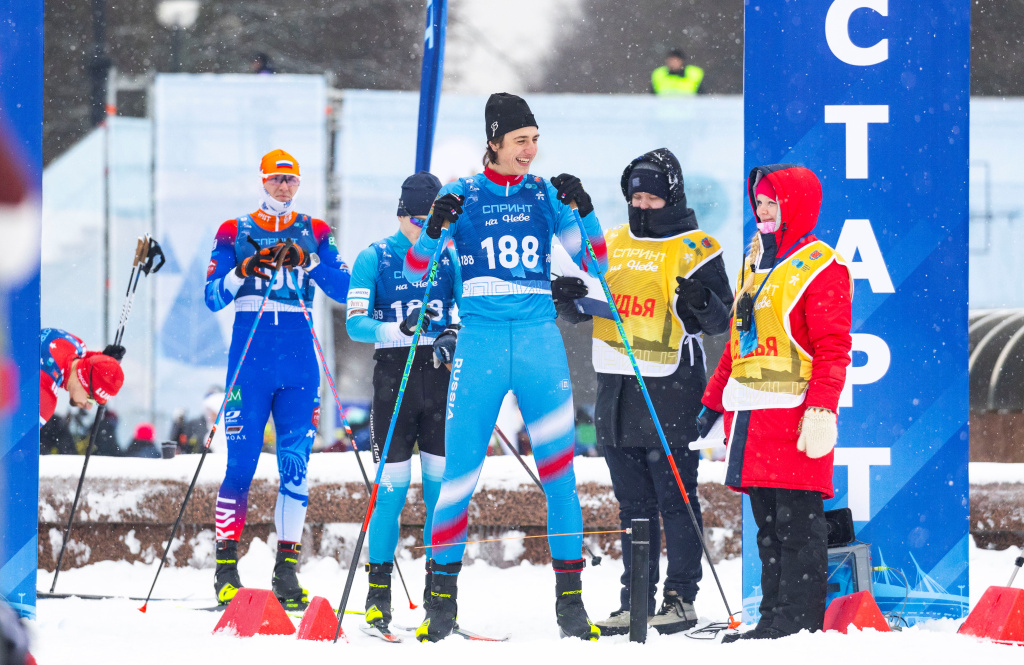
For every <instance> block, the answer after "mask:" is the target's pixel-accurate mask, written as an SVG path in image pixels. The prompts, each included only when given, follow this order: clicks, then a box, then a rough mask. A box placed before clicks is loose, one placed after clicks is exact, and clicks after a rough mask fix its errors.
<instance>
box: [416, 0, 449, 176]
mask: <svg viewBox="0 0 1024 665" xmlns="http://www.w3.org/2000/svg"><path fill="white" fill-rule="evenodd" d="M447 24H448V0H427V24H426V31H425V32H424V34H423V70H422V72H421V73H420V113H419V125H418V127H417V130H416V171H429V170H430V155H431V153H432V152H433V149H434V129H435V128H436V127H437V107H438V104H439V103H440V102H441V82H442V80H443V79H444V39H445V27H446V26H447Z"/></svg>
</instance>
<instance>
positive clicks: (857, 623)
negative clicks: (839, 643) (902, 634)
mask: <svg viewBox="0 0 1024 665" xmlns="http://www.w3.org/2000/svg"><path fill="white" fill-rule="evenodd" d="M850 626H853V627H854V628H858V629H860V630H864V629H865V628H874V629H875V630H877V631H879V632H882V633H888V632H889V624H888V623H886V621H885V617H884V616H882V610H880V609H878V603H876V602H875V599H874V598H873V597H872V596H871V593H870V592H867V591H858V592H857V593H851V594H850V595H848V596H842V597H840V598H836V599H835V600H833V601H832V603H831V604H830V605H829V606H828V609H827V610H825V630H838V631H839V632H840V633H846V632H847V631H848V630H849V629H850Z"/></svg>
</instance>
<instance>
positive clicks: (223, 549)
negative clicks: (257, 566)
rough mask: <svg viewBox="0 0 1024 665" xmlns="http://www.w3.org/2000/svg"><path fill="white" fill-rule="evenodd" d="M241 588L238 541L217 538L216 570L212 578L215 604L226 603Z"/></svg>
mask: <svg viewBox="0 0 1024 665" xmlns="http://www.w3.org/2000/svg"><path fill="white" fill-rule="evenodd" d="M241 588H242V580H241V579H240V578H239V577H238V541H237V540H218V541H217V572H216V573H214V578H213V590H214V592H215V593H216V594H217V604H218V605H227V604H228V603H230V602H231V599H232V598H234V597H235V594H237V593H238V590H239V589H241Z"/></svg>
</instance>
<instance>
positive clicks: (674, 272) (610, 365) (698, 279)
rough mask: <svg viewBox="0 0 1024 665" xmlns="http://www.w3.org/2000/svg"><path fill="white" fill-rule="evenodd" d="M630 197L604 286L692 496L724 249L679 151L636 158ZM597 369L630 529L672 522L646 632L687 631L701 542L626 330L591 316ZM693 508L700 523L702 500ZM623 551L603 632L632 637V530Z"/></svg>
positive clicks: (600, 437)
mask: <svg viewBox="0 0 1024 665" xmlns="http://www.w3.org/2000/svg"><path fill="white" fill-rule="evenodd" d="M622 193H623V195H624V196H625V198H626V202H627V204H628V205H627V211H628V218H629V223H628V224H623V225H621V226H618V227H616V228H613V229H611V230H609V231H607V232H606V233H605V241H606V245H607V249H608V266H609V267H608V273H607V279H608V284H609V287H610V288H611V291H612V296H613V298H614V301H615V304H616V307H617V309H618V311H619V315H620V317H621V319H622V323H623V328H624V329H625V333H626V336H627V338H628V340H629V343H630V346H631V348H632V349H633V352H634V354H635V355H636V358H637V362H638V365H639V367H640V372H641V374H643V376H644V382H645V383H646V384H647V387H648V390H649V392H650V396H651V400H652V402H653V403H654V406H655V411H656V412H657V414H658V417H659V419H660V421H661V424H662V427H663V428H664V431H665V436H666V438H667V440H668V443H669V447H670V449H671V450H672V456H673V458H674V459H675V462H676V465H677V467H678V468H679V473H680V476H681V478H682V480H683V485H684V487H685V488H686V491H687V493H688V494H689V495H690V496H691V497H693V496H696V494H697V462H698V459H699V453H698V452H697V451H691V450H689V449H688V448H687V444H688V443H689V442H690V441H693V440H695V439H696V438H697V432H696V425H695V420H694V419H695V417H696V415H697V412H698V411H699V410H700V408H701V405H700V396H701V393H702V392H703V389H704V383H705V363H704V348H703V335H704V334H705V333H707V334H712V335H715V334H721V333H724V332H725V331H726V330H727V329H728V325H729V308H730V306H731V305H732V287H731V285H730V284H729V279H728V277H727V275H726V273H725V266H724V264H723V262H722V248H721V246H720V245H719V243H718V241H717V240H716V239H715V238H714V237H712V236H710V235H708V234H707V233H705V232H704V231H701V230H700V229H699V228H698V226H697V218H696V215H695V214H694V212H693V210H691V209H690V208H689V207H688V206H687V205H686V195H685V193H684V190H683V173H682V169H681V168H680V166H679V162H678V160H677V159H676V157H675V155H673V154H672V153H671V152H670V151H669V150H667V149H665V148H661V149H659V150H654V151H652V152H649V153H646V154H644V155H642V156H641V157H638V158H637V159H635V160H633V161H632V162H631V163H630V164H629V165H628V166H627V167H626V169H625V172H624V173H623V175H622ZM570 279H571V278H561V279H560V280H556V282H555V284H556V286H557V288H556V287H553V288H552V291H553V292H561V291H563V289H562V288H561V287H562V283H565V282H569V280H570ZM571 285H572V284H571V283H568V284H566V287H569V286H571ZM557 303H558V301H557V300H556V304H557ZM559 314H560V315H562V316H563V318H569V319H570V320H579V319H580V317H579V316H578V315H576V310H575V309H574V308H573V306H572V303H571V302H567V300H566V299H562V302H561V304H560V305H559ZM609 314H610V312H609ZM587 318H589V317H587ZM593 363H594V369H595V370H596V371H597V406H596V413H595V415H596V419H595V420H596V422H595V425H596V429H597V442H598V445H599V446H601V447H602V448H603V450H604V456H605V461H606V462H607V463H608V468H609V470H610V472H611V479H612V488H613V490H614V492H615V497H616V499H617V500H618V502H619V518H620V520H621V523H622V525H623V528H626V527H628V526H629V523H630V522H631V520H633V519H638V518H643V519H650V520H651V538H652V542H661V533H660V528H659V521H658V518H659V516H660V518H661V519H662V520H663V521H664V524H665V537H666V542H667V543H668V570H667V572H666V578H665V583H664V586H663V591H664V601H663V603H662V605H661V609H660V610H658V611H657V613H655V607H656V605H655V591H656V585H657V582H658V562H659V559H660V551H659V550H660V548H658V547H654V548H651V549H652V552H651V557H650V560H649V561H647V562H641V563H640V565H644V564H646V565H648V566H649V571H650V587H649V589H648V603H649V606H648V608H647V609H648V614H649V615H653V616H652V617H651V619H650V625H651V626H652V627H653V628H654V629H656V630H658V631H659V632H661V633H674V632H678V631H682V630H686V629H687V628H689V627H692V626H693V625H694V624H695V623H696V618H697V615H696V613H695V612H694V609H693V601H694V599H695V598H696V596H697V590H698V582H699V581H700V579H701V563H700V558H701V545H700V540H699V539H698V535H697V533H696V531H695V530H694V527H693V523H692V522H691V521H690V519H689V515H688V514H687V511H686V504H685V503H684V502H683V499H682V494H681V493H680V491H679V488H678V486H677V485H676V483H675V479H674V477H673V474H672V471H671V467H670V465H669V462H668V460H667V459H666V458H665V455H664V452H663V449H662V447H661V443H660V439H659V437H658V433H657V430H656V429H655V426H654V421H653V420H652V419H651V416H650V412H649V411H648V408H647V404H646V401H645V400H644V397H643V394H642V393H641V391H640V384H639V382H638V381H637V379H636V377H635V375H634V373H633V368H632V365H631V364H630V362H629V358H628V357H627V355H626V351H625V347H624V345H623V344H622V341H621V339H620V337H619V332H618V329H617V327H616V325H615V323H614V322H613V321H612V320H611V319H609V318H598V317H595V318H594V332H593ZM690 505H691V506H693V508H694V512H695V513H696V517H697V519H698V521H699V520H700V510H699V505H698V502H697V501H695V500H694V501H691V504H690ZM622 552H623V563H624V567H625V571H624V573H623V576H622V590H621V594H620V607H619V608H618V609H617V610H615V611H614V612H612V614H611V616H610V617H608V618H607V619H606V620H604V621H599V622H597V625H598V626H600V628H601V632H602V634H619V633H625V632H627V631H628V629H629V610H628V608H629V593H630V592H629V583H630V567H631V565H632V561H631V560H630V554H629V552H630V538H629V535H628V534H623V536H622Z"/></svg>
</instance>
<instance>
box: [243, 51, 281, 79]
mask: <svg viewBox="0 0 1024 665" xmlns="http://www.w3.org/2000/svg"><path fill="white" fill-rule="evenodd" d="M249 70H250V71H251V72H252V73H253V74H276V73H277V72H276V71H275V70H274V65H273V63H272V62H271V61H270V56H269V55H267V54H266V53H264V52H262V51H258V52H257V53H256V54H255V55H253V56H252V64H250V65H249Z"/></svg>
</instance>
